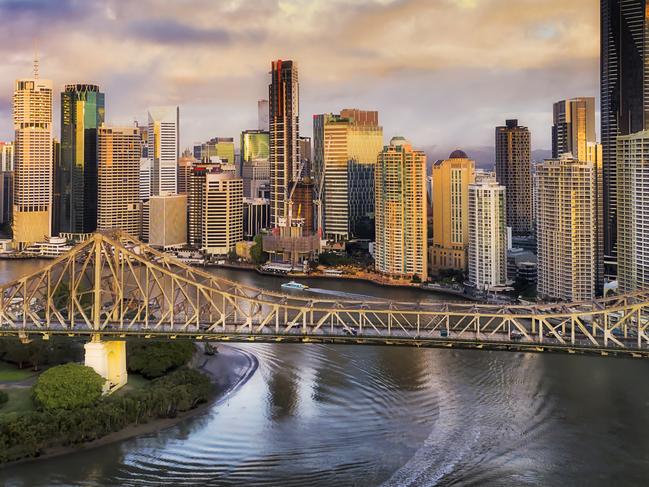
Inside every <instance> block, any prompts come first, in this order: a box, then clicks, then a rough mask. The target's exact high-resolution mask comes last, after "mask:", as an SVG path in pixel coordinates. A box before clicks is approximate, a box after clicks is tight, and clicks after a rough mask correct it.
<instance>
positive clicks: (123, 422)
mask: <svg viewBox="0 0 649 487" xmlns="http://www.w3.org/2000/svg"><path fill="white" fill-rule="evenodd" d="M212 393H213V385H212V383H211V382H210V380H209V378H208V377H207V376H206V375H204V374H202V373H200V372H198V371H197V370H193V369H187V368H180V369H178V370H176V371H174V372H172V373H170V374H168V375H166V376H164V377H161V378H159V379H156V380H154V381H151V383H150V384H148V385H147V386H146V387H144V388H142V389H137V390H134V391H130V392H127V393H125V394H114V395H112V396H104V397H102V398H101V399H99V401H98V402H96V403H95V404H93V405H92V406H91V407H78V408H76V409H73V410H65V409H47V410H42V411H32V412H29V413H26V414H23V415H20V416H4V417H3V416H0V463H2V462H9V461H13V460H19V459H21V458H29V457H35V456H38V455H40V454H41V453H42V452H43V450H44V449H45V448H50V447H59V446H70V445H76V444H79V443H83V442H86V441H92V440H96V439H98V438H101V437H103V436H106V435H107V434H109V433H112V432H114V431H119V430H121V429H123V428H125V427H127V426H128V425H130V424H139V423H146V422H147V421H149V420H151V419H156V418H172V417H174V416H176V415H177V414H178V413H179V412H182V411H187V410H189V409H192V408H194V407H196V406H197V405H199V404H201V403H204V402H206V401H208V400H209V398H210V397H211V395H212Z"/></svg>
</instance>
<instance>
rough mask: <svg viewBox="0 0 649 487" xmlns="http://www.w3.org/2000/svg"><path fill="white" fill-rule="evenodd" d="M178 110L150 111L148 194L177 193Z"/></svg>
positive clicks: (174, 107) (156, 109)
mask: <svg viewBox="0 0 649 487" xmlns="http://www.w3.org/2000/svg"><path fill="white" fill-rule="evenodd" d="M179 122H180V109H179V108H178V107H177V106H163V107H154V108H150V109H149V127H148V131H147V133H148V138H149V141H148V152H149V158H150V159H151V194H152V195H159V194H161V193H176V192H177V190H178V158H179V157H180V132H179V126H180V124H179Z"/></svg>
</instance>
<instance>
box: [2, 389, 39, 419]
mask: <svg viewBox="0 0 649 487" xmlns="http://www.w3.org/2000/svg"><path fill="white" fill-rule="evenodd" d="M3 391H5V392H6V393H7V394H9V401H7V402H6V403H5V404H3V405H2V407H0V414H11V413H26V412H29V411H33V410H34V404H33V403H32V388H31V387H14V388H7V389H3Z"/></svg>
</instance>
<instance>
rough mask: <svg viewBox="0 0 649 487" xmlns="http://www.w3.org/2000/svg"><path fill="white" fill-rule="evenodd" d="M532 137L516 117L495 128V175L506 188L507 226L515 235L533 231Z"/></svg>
mask: <svg viewBox="0 0 649 487" xmlns="http://www.w3.org/2000/svg"><path fill="white" fill-rule="evenodd" d="M530 146H531V137H530V131H529V130H528V129H527V127H521V126H520V125H518V120H507V121H506V123H505V125H504V126H502V127H496V178H497V179H498V183H500V184H502V185H503V186H504V187H505V189H506V190H507V226H508V227H511V228H512V232H513V233H514V234H516V235H529V234H531V233H532V221H533V208H532V160H531V158H530Z"/></svg>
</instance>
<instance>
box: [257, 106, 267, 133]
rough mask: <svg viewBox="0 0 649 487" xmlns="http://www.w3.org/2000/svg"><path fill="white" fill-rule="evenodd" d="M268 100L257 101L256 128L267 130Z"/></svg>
mask: <svg viewBox="0 0 649 487" xmlns="http://www.w3.org/2000/svg"><path fill="white" fill-rule="evenodd" d="M268 127H269V123H268V100H258V101H257V129H258V130H262V131H264V132H268Z"/></svg>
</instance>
